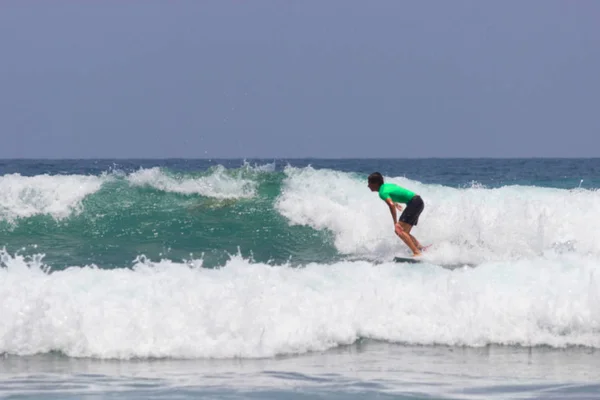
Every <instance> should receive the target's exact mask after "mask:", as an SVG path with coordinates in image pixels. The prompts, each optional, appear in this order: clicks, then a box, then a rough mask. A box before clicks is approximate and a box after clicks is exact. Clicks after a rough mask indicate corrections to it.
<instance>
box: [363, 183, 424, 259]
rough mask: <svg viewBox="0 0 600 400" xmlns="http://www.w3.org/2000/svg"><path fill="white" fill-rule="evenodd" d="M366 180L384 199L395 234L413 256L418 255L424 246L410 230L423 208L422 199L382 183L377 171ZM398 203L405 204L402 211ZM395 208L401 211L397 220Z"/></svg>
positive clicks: (415, 223) (393, 185)
mask: <svg viewBox="0 0 600 400" xmlns="http://www.w3.org/2000/svg"><path fill="white" fill-rule="evenodd" d="M368 182H369V185H368V186H369V189H371V191H372V192H379V197H380V198H381V200H383V201H385V202H386V204H387V205H388V207H389V208H390V213H392V219H393V220H394V232H396V235H398V237H400V239H402V241H403V242H404V243H406V245H407V246H408V247H409V248H410V250H411V251H412V252H413V257H416V256H420V255H421V251H422V250H423V249H424V247H423V246H422V245H421V243H419V241H418V240H417V239H416V238H415V237H414V236H413V235H411V234H410V231H411V229H412V228H413V226H416V225H417V223H418V222H419V215H421V212H422V211H423V208H425V204H424V203H423V199H421V197H420V196H419V195H418V194H415V193H414V192H411V191H410V190H408V189H405V188H403V187H400V186H398V185H396V184H394V183H384V182H383V176H382V175H381V174H380V173H379V172H373V173H372V174H371V175H369V178H368ZM400 204H406V208H405V209H404V211H402V206H401V205H400ZM396 209H398V210H399V211H402V214H401V215H400V219H399V220H398V221H397V222H396Z"/></svg>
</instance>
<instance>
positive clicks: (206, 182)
mask: <svg viewBox="0 0 600 400" xmlns="http://www.w3.org/2000/svg"><path fill="white" fill-rule="evenodd" d="M127 180H128V181H129V182H130V183H131V184H133V185H137V186H151V187H153V188H156V189H159V190H162V191H165V192H174V193H182V194H200V195H202V196H206V197H212V198H218V199H234V198H250V197H253V196H254V195H255V193H256V185H257V183H256V182H255V181H252V180H249V179H244V178H242V177H239V176H231V175H228V174H227V170H226V169H225V168H224V167H222V166H219V167H216V168H215V170H214V172H213V173H212V174H210V175H207V176H199V177H195V178H190V177H178V176H171V175H167V174H165V173H164V172H163V171H162V170H161V169H160V168H158V167H154V168H148V169H140V170H139V171H137V172H134V173H131V174H130V175H129V176H128V177H127Z"/></svg>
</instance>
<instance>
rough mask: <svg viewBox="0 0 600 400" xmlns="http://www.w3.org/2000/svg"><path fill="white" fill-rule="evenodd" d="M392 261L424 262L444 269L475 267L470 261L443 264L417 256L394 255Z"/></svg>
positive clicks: (406, 262)
mask: <svg viewBox="0 0 600 400" xmlns="http://www.w3.org/2000/svg"><path fill="white" fill-rule="evenodd" d="M394 262H397V263H405V264H425V263H427V264H432V265H437V266H439V267H442V268H444V269H457V268H463V267H470V268H474V267H475V264H471V263H461V262H456V263H450V264H443V263H439V262H435V261H432V260H427V259H426V258H419V257H394Z"/></svg>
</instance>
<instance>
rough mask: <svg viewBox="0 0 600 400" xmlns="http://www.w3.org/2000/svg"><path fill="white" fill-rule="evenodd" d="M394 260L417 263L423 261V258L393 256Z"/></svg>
mask: <svg viewBox="0 0 600 400" xmlns="http://www.w3.org/2000/svg"><path fill="white" fill-rule="evenodd" d="M394 262H401V263H409V264H418V263H420V262H423V260H420V259H418V258H416V257H394Z"/></svg>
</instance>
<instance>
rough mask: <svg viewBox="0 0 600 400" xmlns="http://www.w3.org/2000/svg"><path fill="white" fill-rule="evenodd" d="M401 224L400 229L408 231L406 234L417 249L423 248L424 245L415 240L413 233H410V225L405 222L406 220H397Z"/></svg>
mask: <svg viewBox="0 0 600 400" xmlns="http://www.w3.org/2000/svg"><path fill="white" fill-rule="evenodd" d="M399 223H400V224H401V226H402V229H403V230H404V232H406V233H408V236H410V240H412V242H413V243H414V245H415V247H416V248H417V249H419V250H423V249H424V248H425V246H423V245H422V244H421V243H419V241H418V240H417V238H416V237H414V236H413V235H411V234H410V231H411V230H412V228H413V227H412V225H410V224H407V223H406V222H402V221H400V222H399Z"/></svg>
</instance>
